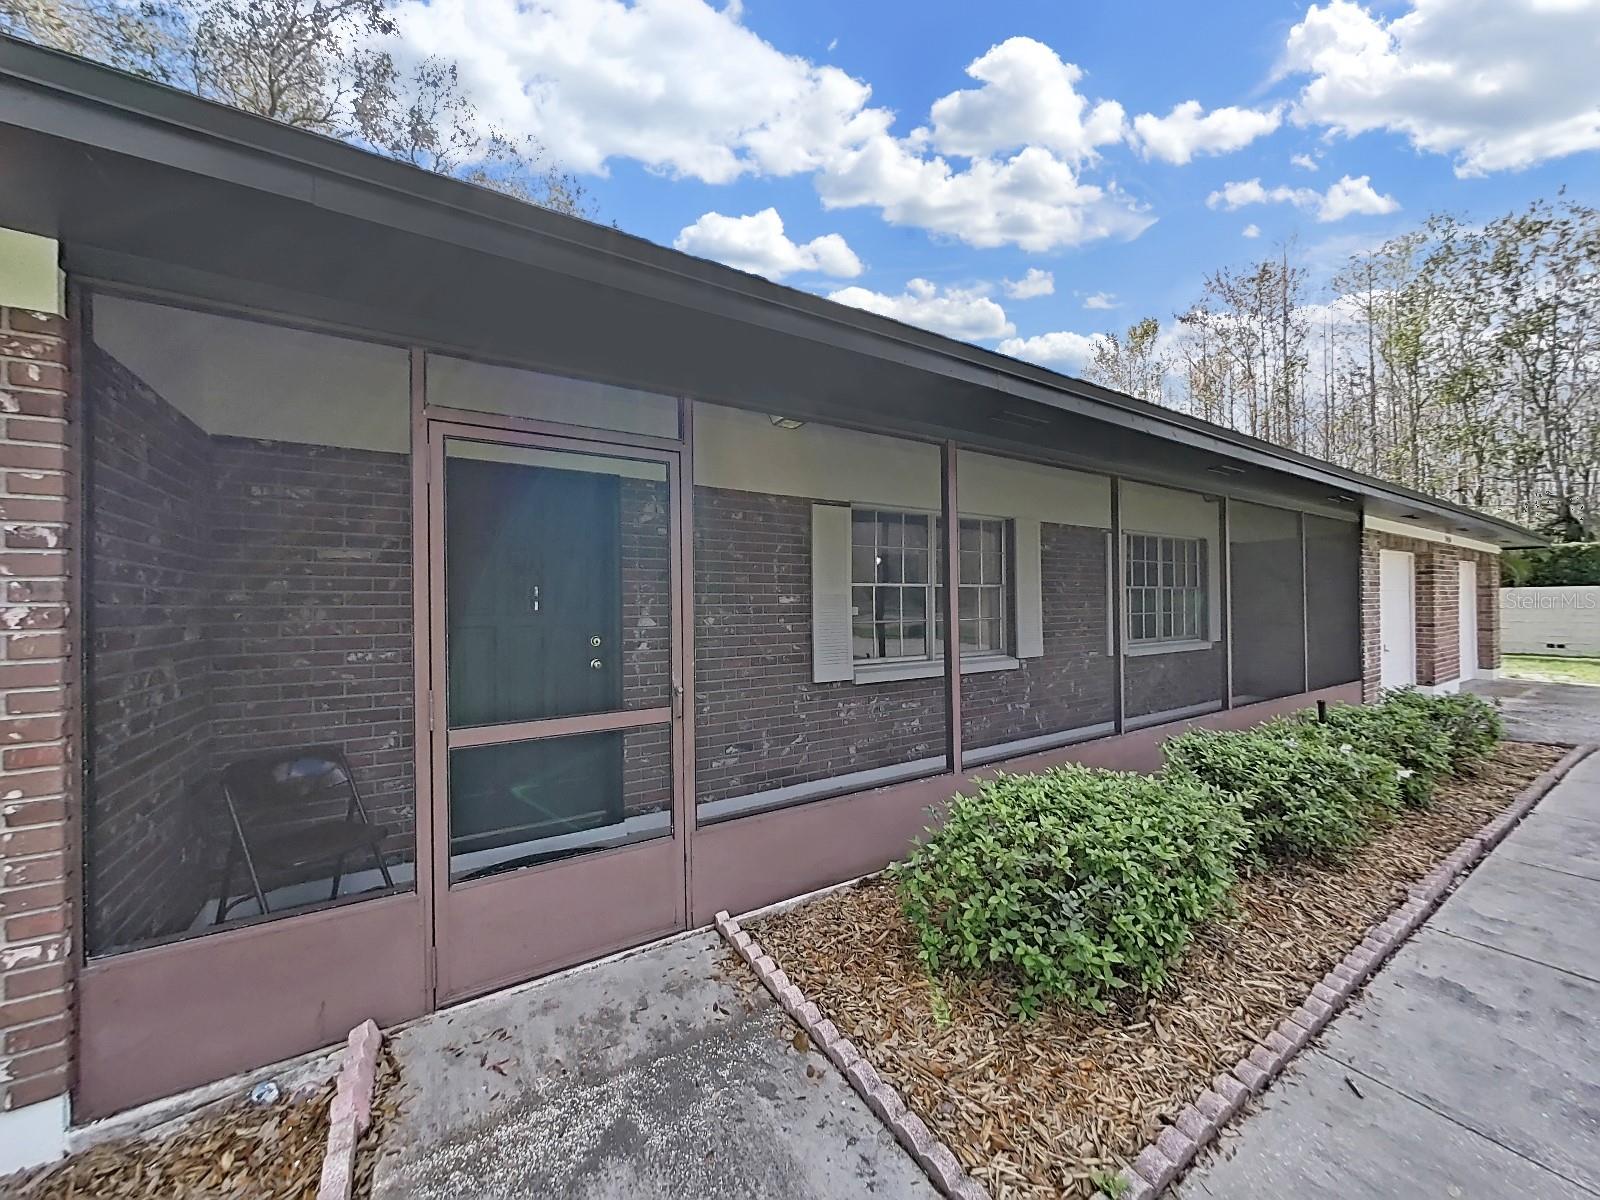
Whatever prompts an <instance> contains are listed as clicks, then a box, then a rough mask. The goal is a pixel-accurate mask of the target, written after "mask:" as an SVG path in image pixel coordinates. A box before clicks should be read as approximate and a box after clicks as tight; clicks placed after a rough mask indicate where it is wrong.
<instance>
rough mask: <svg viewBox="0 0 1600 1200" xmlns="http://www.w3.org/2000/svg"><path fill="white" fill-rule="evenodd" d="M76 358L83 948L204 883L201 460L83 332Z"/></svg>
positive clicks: (153, 398) (176, 421) (179, 419)
mask: <svg viewBox="0 0 1600 1200" xmlns="http://www.w3.org/2000/svg"><path fill="white" fill-rule="evenodd" d="M84 366H85V368H86V370H85V381H84V387H85V395H86V399H87V403H88V407H89V413H90V421H91V423H92V424H91V432H90V439H89V440H90V450H89V453H88V457H89V463H90V470H89V481H90V483H89V487H90V492H89V502H90V505H91V507H92V509H93V511H94V513H95V519H94V523H93V534H92V537H93V544H92V546H91V547H90V553H89V558H88V563H87V568H88V569H87V570H86V572H85V576H86V585H85V586H86V589H87V594H86V596H85V601H86V603H87V606H88V609H89V612H90V614H91V622H90V626H89V637H90V643H89V649H90V655H89V658H90V667H91V671H90V675H89V679H88V684H89V690H88V698H89V728H90V730H91V731H92V737H93V748H94V753H93V755H92V758H91V762H92V764H93V767H94V796H95V804H94V808H93V811H92V812H90V813H89V814H88V820H87V828H86V830H85V838H86V841H87V850H88V857H89V860H90V861H91V862H92V863H93V864H94V869H93V871H92V872H91V873H90V874H89V877H88V883H89V895H88V913H87V916H88V929H87V933H86V936H87V938H88V942H89V945H90V946H91V947H92V948H93V947H100V946H107V945H120V944H126V943H128V942H132V941H138V940H140V939H143V938H149V937H154V936H156V935H157V934H160V933H165V932H167V931H168V930H169V929H170V928H171V927H172V926H173V925H174V924H175V923H176V924H179V925H180V927H181V925H182V924H186V923H187V922H188V921H189V920H192V919H193V917H194V914H195V911H196V910H197V909H198V908H199V906H200V904H201V896H202V894H203V893H204V891H205V889H206V887H207V880H206V878H205V875H206V870H205V856H204V854H203V850H204V846H205V839H203V838H201V837H199V836H196V834H197V831H198V829H199V828H200V826H201V822H202V820H203V814H204V809H203V807H202V803H201V801H202V797H203V795H204V788H205V786H206V784H207V781H208V772H209V769H210V764H211V720H210V717H211V664H210V653H209V649H208V646H207V639H206V633H207V631H206V612H207V609H208V607H209V602H210V562H211V550H210V543H209V540H208V538H207V534H206V526H207V522H208V518H209V515H210V512H211V507H212V497H211V488H210V479H211V474H212V464H211V441H210V439H209V438H208V437H207V436H206V434H205V432H204V431H203V430H202V429H200V427H199V426H197V425H195V424H194V422H192V421H190V420H189V419H188V418H187V417H185V416H184V415H183V414H182V413H180V412H178V410H177V409H175V408H173V407H172V406H171V405H170V404H168V403H166V402H165V401H164V400H162V399H161V397H159V396H157V395H156V394H155V393H154V392H153V391H151V390H150V389H149V388H148V387H146V386H145V385H144V384H143V383H142V382H140V380H139V379H138V378H137V377H136V376H135V375H133V374H132V372H130V371H128V370H126V369H125V368H124V367H123V366H122V365H121V364H120V363H118V362H117V361H116V360H115V359H113V358H111V357H110V356H109V355H106V354H102V353H98V352H97V351H96V350H95V348H94V347H93V346H92V345H90V346H87V347H85V363H84Z"/></svg>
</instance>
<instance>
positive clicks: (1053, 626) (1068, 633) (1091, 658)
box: [961, 522, 1116, 749]
mask: <svg viewBox="0 0 1600 1200" xmlns="http://www.w3.org/2000/svg"><path fill="white" fill-rule="evenodd" d="M1106 541H1107V534H1106V531H1105V530H1104V529H1092V528H1088V527H1084V526H1078V525H1055V524H1050V523H1048V522H1046V523H1045V524H1043V525H1041V526H1040V529H1039V551H1040V554H1039V567H1040V585H1041V592H1042V596H1041V600H1042V617H1043V625H1044V655H1043V656H1042V657H1040V658H1030V659H1026V660H1024V661H1023V664H1022V666H1021V667H1020V668H1018V669H1017V670H1014V671H992V672H988V673H985V674H968V675H965V676H963V677H962V680H961V741H962V745H963V746H966V747H968V748H972V749H976V748H980V747H983V746H994V745H999V744H1001V743H1003V742H1013V741H1018V740H1020V739H1022V738H1031V737H1038V736H1041V735H1043V734H1050V733H1061V732H1063V731H1065V730H1069V729H1076V728H1080V727H1082V726H1085V725H1097V724H1100V723H1102V722H1106V721H1110V720H1111V719H1112V717H1113V716H1114V714H1115V711H1116V695H1115V693H1116V675H1115V671H1114V663H1113V660H1112V658H1111V656H1110V654H1108V653H1107V647H1106V642H1107V633H1108V626H1107V622H1108V619H1109V618H1108V616H1107V613H1106V608H1107V604H1108V597H1107V596H1106V550H1107V546H1106Z"/></svg>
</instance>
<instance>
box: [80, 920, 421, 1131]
mask: <svg viewBox="0 0 1600 1200" xmlns="http://www.w3.org/2000/svg"><path fill="white" fill-rule="evenodd" d="M421 923H422V903H421V901H420V900H419V899H418V897H417V895H416V894H415V893H411V894H403V895H397V896H384V897H381V898H378V899H373V900H366V901H363V902H361V903H358V904H347V905H341V906H339V907H338V908H333V909H325V910H323V911H321V912H313V913H306V914H303V915H300V916H295V917H290V918H285V919H284V920H279V921H263V922H261V923H260V924H258V925H251V926H247V927H245V928H242V929H236V930H228V931H223V932H219V933H215V934H208V935H207V936H205V937H201V938H191V939H189V940H187V941H181V942H173V943H171V944H169V945H165V946H158V947H154V948H152V949H148V950H138V951H133V952H131V953H128V954H119V955H116V956H115V957H113V958H108V959H100V960H96V961H94V962H91V963H89V964H88V965H87V966H86V967H84V969H83V972H82V974H81V976H80V977H79V980H78V1008H79V1013H80V1036H79V1062H78V1086H77V1090H76V1093H75V1095H74V1099H73V1114H72V1115H73V1119H74V1120H75V1121H78V1122H82V1121H87V1120H93V1119H95V1118H97V1117H103V1116H106V1115H108V1114H110V1113H114V1112H118V1111H120V1110H122V1109H125V1108H129V1107H131V1106H133V1105H135V1104H140V1103H143V1102H144V1101H146V1100H153V1099H156V1098H158V1097H161V1096H168V1095H171V1094H173V1093H175V1092H179V1091H182V1090H183V1089H185V1088H189V1087H194V1086H197V1085H199V1084H203V1083H208V1082H210V1081H212V1080H214V1079H219V1078H222V1077H224V1076H227V1075H230V1074H233V1073H234V1072H236V1071H240V1070H246V1069H249V1068H250V1067H253V1066H256V1065H257V1064H260V1063H270V1062H276V1061H278V1060H279V1059H283V1058H288V1057H291V1056H293V1055H296V1054H301V1053H303V1052H305V1051H307V1050H313V1049H316V1048H317V1047H319V1046H329V1045H332V1044H334V1043H335V1042H338V1041H340V1040H341V1039H343V1037H344V1036H345V1034H346V1033H347V1032H349V1030H350V1027H351V1026H353V1025H356V1024H358V1023H359V1022H361V1021H364V1020H366V1019H367V1018H369V1017H370V1018H372V1019H374V1020H376V1021H377V1022H378V1023H379V1024H380V1025H392V1024H396V1023H397V1022H400V1021H406V1020H410V1019H411V1018H413V1017H417V1016H420V1015H421V1014H423V1013H425V1012H427V1011H428V1010H429V1009H430V1008H431V1007H432V1003H431V996H430V994H429V993H430V990H431V989H430V988H429V982H428V979H427V977H426V974H425V971H424V969H423V961H422V956H421V955H420V954H414V953H406V952H402V949H401V948H403V947H408V946H415V945H416V935H417V929H418V927H419V926H420V925H421Z"/></svg>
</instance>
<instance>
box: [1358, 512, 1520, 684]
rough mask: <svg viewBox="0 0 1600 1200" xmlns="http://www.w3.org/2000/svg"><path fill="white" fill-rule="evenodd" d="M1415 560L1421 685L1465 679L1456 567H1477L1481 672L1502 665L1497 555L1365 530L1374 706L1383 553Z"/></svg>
mask: <svg viewBox="0 0 1600 1200" xmlns="http://www.w3.org/2000/svg"><path fill="white" fill-rule="evenodd" d="M1383 550H1404V551H1407V552H1409V553H1411V554H1412V555H1414V556H1415V559H1414V561H1415V570H1416V621H1417V628H1416V639H1417V683H1418V684H1419V685H1421V686H1424V687H1427V686H1432V685H1436V684H1441V683H1448V682H1450V681H1451V680H1453V679H1458V678H1459V677H1460V675H1461V647H1460V628H1461V627H1460V608H1459V602H1460V596H1459V592H1460V574H1459V566H1458V564H1459V563H1461V562H1468V561H1470V562H1473V563H1476V564H1477V574H1478V667H1479V669H1480V670H1493V669H1495V668H1498V667H1499V665H1500V564H1499V559H1498V556H1497V555H1494V554H1489V553H1486V552H1483V551H1478V550H1467V549H1463V548H1460V547H1457V546H1449V545H1445V544H1444V543H1441V542H1431V541H1426V540H1424V539H1422V538H1410V537H1405V536H1402V535H1400V534H1394V533H1389V532H1386V531H1377V530H1371V529H1368V530H1365V531H1364V532H1363V534H1362V539H1361V656H1362V694H1363V696H1364V697H1365V698H1366V700H1367V701H1368V702H1369V703H1370V702H1371V701H1373V700H1376V699H1377V698H1378V695H1379V693H1380V691H1381V690H1382V684H1381V679H1382V638H1381V636H1380V631H1379V628H1378V624H1379V615H1380V598H1379V587H1380V582H1379V567H1378V562H1379V558H1378V555H1379V552H1380V551H1383Z"/></svg>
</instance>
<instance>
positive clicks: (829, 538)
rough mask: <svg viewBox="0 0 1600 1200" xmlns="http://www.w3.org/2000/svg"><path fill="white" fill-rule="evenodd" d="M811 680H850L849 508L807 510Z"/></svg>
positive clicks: (824, 506)
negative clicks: (809, 570)
mask: <svg viewBox="0 0 1600 1200" xmlns="http://www.w3.org/2000/svg"><path fill="white" fill-rule="evenodd" d="M811 678H812V680H813V681H814V682H816V683H837V682H839V681H840V680H845V679H854V678H855V664H854V662H853V660H852V655H851V652H850V510H849V509H848V508H846V507H844V506H843V505H839V504H813V505H812V506H811Z"/></svg>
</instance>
